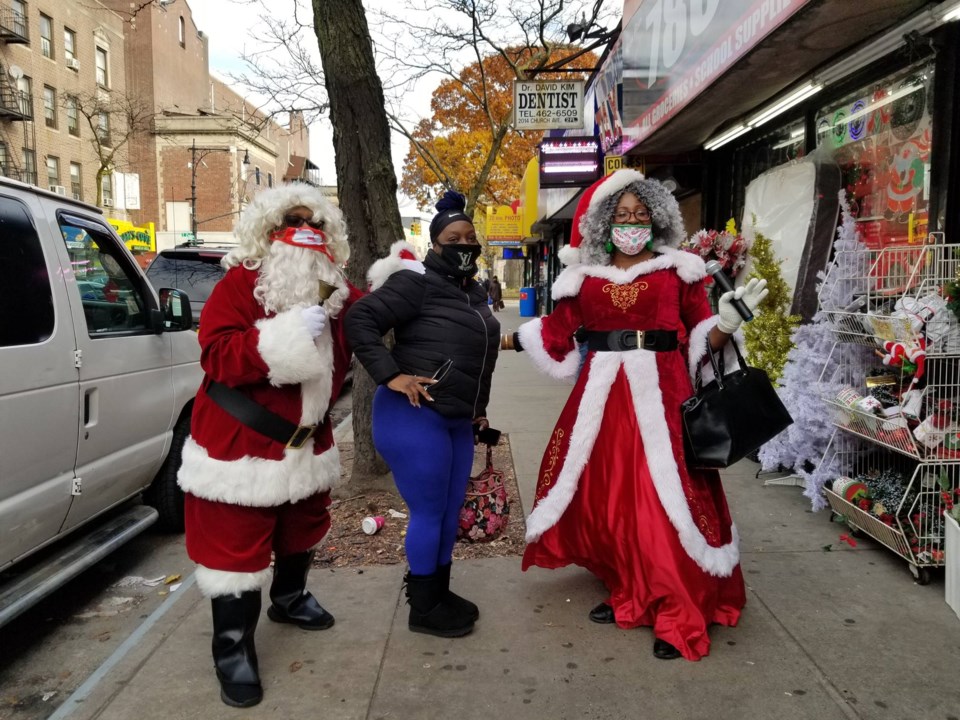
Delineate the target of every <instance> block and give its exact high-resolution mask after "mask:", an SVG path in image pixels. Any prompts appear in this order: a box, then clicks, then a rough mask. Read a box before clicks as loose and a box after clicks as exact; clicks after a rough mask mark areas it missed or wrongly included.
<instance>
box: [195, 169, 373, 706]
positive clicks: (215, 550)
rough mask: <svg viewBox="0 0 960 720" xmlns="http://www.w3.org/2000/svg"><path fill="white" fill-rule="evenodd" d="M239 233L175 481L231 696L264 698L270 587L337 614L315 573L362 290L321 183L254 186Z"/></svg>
mask: <svg viewBox="0 0 960 720" xmlns="http://www.w3.org/2000/svg"><path fill="white" fill-rule="evenodd" d="M236 235H237V237H238V238H239V240H240V244H239V246H238V247H236V248H235V249H233V250H231V251H230V252H229V253H228V254H227V255H226V256H225V257H224V259H223V261H222V262H223V265H224V267H226V268H227V272H226V274H225V275H224V277H223V279H222V280H220V281H219V282H218V283H217V284H216V286H214V289H213V292H212V293H211V294H210V299H209V300H208V301H207V303H206V305H205V306H204V309H203V323H202V324H201V325H200V331H199V340H200V348H201V357H200V364H201V366H202V367H203V370H204V373H205V376H204V378H203V382H202V384H201V386H200V390H199V391H198V392H197V397H196V402H195V404H194V407H193V416H192V423H191V437H190V439H188V440H187V442H186V445H185V447H184V450H183V464H182V466H181V468H180V471H179V474H178V481H179V483H180V487H182V488H183V490H184V493H185V499H184V515H185V519H186V541H187V553H188V554H189V556H190V558H191V559H192V560H193V561H194V562H196V563H197V571H196V578H197V586H198V587H199V588H200V591H201V592H202V593H203V594H204V595H205V596H206V597H209V598H210V602H211V607H212V613H213V660H214V666H215V668H216V673H217V678H218V680H219V681H220V688H221V690H220V697H221V699H222V700H223V702H225V703H226V704H227V705H231V706H234V707H250V706H252V705H256V704H257V703H259V702H260V700H261V699H262V698H263V689H262V686H261V683H260V675H259V668H258V662H257V652H256V647H255V644H254V631H255V630H256V628H257V621H258V620H259V618H260V603H261V597H260V595H261V587H262V586H263V585H265V584H267V583H268V582H269V583H270V601H271V604H270V608H269V609H268V611H267V616H268V617H269V618H270V619H271V620H273V621H274V622H278V623H288V624H292V625H297V626H298V627H300V628H303V629H305V630H324V629H326V628H329V627H330V626H332V625H333V622H334V619H333V616H332V615H331V614H330V613H329V612H327V611H326V610H325V609H324V608H323V607H322V606H321V605H320V603H318V602H317V600H316V599H315V598H314V597H313V595H311V594H310V593H309V592H308V591H307V590H306V582H307V573H308V572H309V571H310V567H311V564H312V560H313V548H314V546H316V545H317V544H318V543H319V542H320V541H321V540H322V539H323V537H324V535H326V534H327V531H328V530H329V529H330V514H329V512H328V511H327V507H328V506H329V504H330V489H331V487H332V486H333V485H334V483H335V482H337V481H338V480H339V478H340V457H339V454H338V452H337V448H336V446H335V445H334V442H333V429H332V427H331V423H330V415H329V412H328V410H329V408H330V405H331V404H332V401H333V400H335V399H336V397H337V395H338V394H339V392H340V387H341V385H342V384H343V380H344V377H345V375H346V372H347V369H348V367H349V364H350V355H351V353H350V348H349V347H348V345H347V343H346V339H345V337H344V334H343V328H342V322H341V316H342V314H343V313H344V311H345V310H346V309H347V308H348V307H349V306H350V304H351V303H352V302H353V301H355V300H356V299H357V298H358V297H359V295H360V292H359V291H358V290H356V289H355V288H353V287H351V285H350V284H349V283H348V282H347V281H346V279H345V278H344V277H343V274H342V272H341V271H340V266H341V265H342V264H343V263H344V262H346V260H347V258H348V257H349V254H350V247H349V245H348V244H347V235H346V226H345V224H344V222H343V217H342V215H341V214H340V211H339V210H338V209H337V208H336V207H334V206H333V205H331V204H330V203H329V202H328V201H327V200H326V198H324V196H323V194H322V193H321V192H320V191H319V190H317V189H316V188H313V187H311V186H308V185H305V184H300V183H294V184H290V185H283V186H281V187H277V188H273V189H269V190H263V191H261V192H259V193H257V195H256V197H255V198H254V200H253V201H252V202H251V203H250V204H249V205H248V206H247V208H246V209H245V210H244V212H243V215H241V217H240V220H239V222H238V223H237V228H236ZM322 284H323V285H324V288H325V289H326V292H323V293H322V294H321V285H322ZM331 292H332V294H330V295H329V297H326V296H327V294H328V293H331ZM324 297H326V300H325V301H324V300H323V298H324ZM321 303H322V304H321ZM271 552H272V553H273V555H274V568H273V574H272V580H271V573H270V556H271Z"/></svg>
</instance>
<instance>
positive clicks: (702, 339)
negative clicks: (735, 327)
mask: <svg viewBox="0 0 960 720" xmlns="http://www.w3.org/2000/svg"><path fill="white" fill-rule="evenodd" d="M719 321H720V316H719V315H711V316H710V317H708V318H707V319H706V320H702V321H700V322H699V323H697V325H696V327H694V328H693V330H691V331H690V340H689V343H688V345H687V371H688V372H689V373H690V382H692V383H693V384H694V385H696V380H697V368H699V367H700V366H701V363H702V364H703V369H702V371H701V374H700V378H701V380H702V382H703V384H704V385H706V384H707V383H709V382H713V380H714V374H713V365H712V364H711V363H709V362H707V363H704V362H703V361H704V359H705V358H706V357H707V337H708V336H709V335H710V331H711V330H713V328H715V327H716V325H717V323H718V322H719ZM733 340H734V341H736V342H737V343H739V345H740V346H741V347H742V346H743V335H742V334H741V333H740V332H737V333H735V334H734V336H733ZM742 352H743V351H741V353H742ZM744 359H746V354H744ZM738 364H739V361H738V360H737V352H736V350H734V349H733V347H732V346H731V343H729V342H728V343H727V344H726V345H724V346H723V367H724V369H726V370H727V372H730V371H731V370H732V369H733V368H735V367H737V366H738Z"/></svg>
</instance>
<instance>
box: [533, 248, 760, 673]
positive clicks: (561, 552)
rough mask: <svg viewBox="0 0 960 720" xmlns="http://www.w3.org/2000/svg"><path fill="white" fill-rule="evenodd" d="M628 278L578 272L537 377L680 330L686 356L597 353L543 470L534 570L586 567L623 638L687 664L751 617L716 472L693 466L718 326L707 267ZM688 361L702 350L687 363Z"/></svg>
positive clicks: (544, 322)
mask: <svg viewBox="0 0 960 720" xmlns="http://www.w3.org/2000/svg"><path fill="white" fill-rule="evenodd" d="M659 252H660V253H661V254H659V255H657V256H655V257H654V258H652V259H650V260H647V261H644V262H641V263H638V264H637V265H634V266H633V267H632V268H629V269H627V270H621V269H619V268H616V267H614V266H586V265H574V266H571V267H569V268H567V269H566V270H564V271H563V273H561V275H560V276H559V277H558V278H557V280H556V282H555V283H554V288H553V295H554V299H555V300H558V302H557V305H556V308H555V310H554V311H553V312H552V313H551V314H550V315H548V316H546V317H544V318H542V319H537V320H533V321H531V322H528V323H526V324H524V325H523V326H521V328H520V331H519V336H520V341H521V344H522V346H523V349H524V351H526V352H528V353H529V354H530V355H531V357H532V359H533V361H534V362H535V364H536V365H537V366H538V367H539V368H540V369H542V370H544V371H545V372H547V373H548V374H550V375H552V376H553V377H556V378H564V379H567V378H573V377H574V376H576V373H577V368H578V365H579V360H580V358H579V352H578V351H577V349H576V347H575V344H574V342H573V335H574V333H575V331H576V330H577V329H578V328H579V327H580V326H583V327H585V328H586V329H587V330H590V331H608V330H624V329H633V330H675V331H677V333H678V336H679V339H680V344H681V351H679V352H678V351H676V350H674V351H669V352H653V351H650V350H631V351H626V352H591V353H590V354H589V355H588V358H587V362H586V364H585V365H584V368H583V370H582V372H581V373H580V375H579V377H578V379H577V382H576V385H575V386H574V389H573V391H572V393H571V395H570V398H569V400H568V401H567V404H566V406H565V408H564V410H563V412H562V413H561V416H560V419H559V420H558V422H557V425H556V427H555V429H554V432H553V435H552V436H551V439H550V442H549V444H548V446H547V449H546V452H545V454H544V458H543V461H542V464H541V467H540V475H539V478H538V482H537V490H536V497H535V504H534V508H533V511H532V513H531V514H530V516H529V518H528V519H527V542H528V543H529V544H528V546H527V549H526V552H525V553H524V560H523V567H524V569H526V568H527V567H529V566H531V565H538V566H541V567H548V568H551V567H562V566H564V565H567V564H571V563H575V564H579V565H582V566H584V567H587V568H588V569H589V570H591V571H592V572H593V573H594V574H596V575H597V576H598V577H600V579H602V580H603V581H604V583H605V584H606V585H607V588H608V589H609V590H610V592H611V597H610V603H611V605H612V606H613V607H614V610H615V614H616V618H617V623H618V624H619V625H620V626H621V627H634V626H637V625H652V626H653V627H654V630H655V633H656V635H657V637H660V638H662V639H664V640H667V641H668V642H670V643H671V644H673V645H674V646H676V647H677V648H678V649H679V650H680V651H681V652H682V653H683V655H684V656H685V657H687V658H688V659H697V658H699V657H700V656H702V655H704V654H706V652H707V650H708V647H709V639H708V638H707V635H706V628H707V626H708V625H709V624H710V623H711V622H719V623H722V624H727V625H732V624H735V623H736V621H737V618H738V617H739V610H740V608H741V607H742V606H743V603H744V590H743V580H742V575H741V574H740V569H739V548H738V537H737V531H736V528H735V527H734V525H733V523H732V521H731V519H730V515H729V512H728V509H727V504H726V499H725V497H724V494H723V490H722V488H721V486H720V479H719V476H718V474H717V473H716V472H715V471H709V472H706V471H697V470H690V469H688V468H687V467H686V464H685V462H684V448H683V439H682V438H683V436H682V431H681V422H680V406H681V403H682V402H683V401H684V400H686V399H687V398H689V397H690V396H691V395H692V394H693V386H692V382H691V376H690V371H691V369H693V368H696V367H697V366H699V364H700V360H701V358H702V357H703V356H704V354H705V346H706V338H707V335H708V334H709V332H710V329H711V328H712V327H713V326H714V325H715V324H716V316H714V315H713V314H712V312H711V310H710V306H709V303H708V301H707V296H706V292H705V289H704V282H703V279H704V277H705V274H706V273H705V271H704V265H703V261H702V260H701V259H700V258H699V257H697V256H694V255H692V254H690V253H686V252H682V251H678V250H673V249H670V248H664V249H661V250H660V251H659ZM688 348H689V350H688Z"/></svg>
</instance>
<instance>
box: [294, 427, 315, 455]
mask: <svg viewBox="0 0 960 720" xmlns="http://www.w3.org/2000/svg"><path fill="white" fill-rule="evenodd" d="M316 429H317V426H316V425H300V426H299V427H297V429H296V431H295V432H294V433H293V435H291V436H290V440H288V441H287V448H288V449H290V450H301V449H303V446H304V445H306V443H307V440H309V439H310V438H312V437H313V433H314V432H315V431H316Z"/></svg>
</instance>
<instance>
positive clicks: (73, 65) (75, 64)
mask: <svg viewBox="0 0 960 720" xmlns="http://www.w3.org/2000/svg"><path fill="white" fill-rule="evenodd" d="M67 67H68V68H70V69H71V70H79V69H80V61H79V60H78V59H77V58H67Z"/></svg>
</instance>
